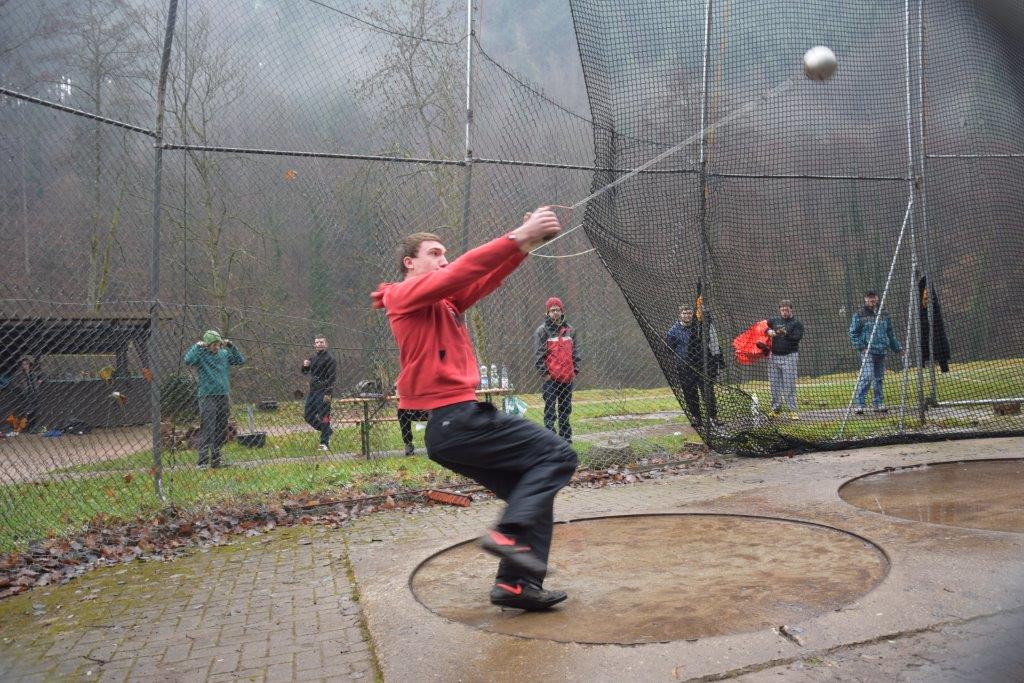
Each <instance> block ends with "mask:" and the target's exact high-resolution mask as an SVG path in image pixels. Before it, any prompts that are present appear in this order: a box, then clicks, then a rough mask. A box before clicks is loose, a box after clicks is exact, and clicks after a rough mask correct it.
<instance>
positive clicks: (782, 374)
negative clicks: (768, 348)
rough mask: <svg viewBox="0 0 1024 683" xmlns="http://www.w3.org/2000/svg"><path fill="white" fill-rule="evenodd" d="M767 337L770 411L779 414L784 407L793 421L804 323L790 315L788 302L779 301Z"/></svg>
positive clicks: (791, 310) (790, 304)
mask: <svg viewBox="0 0 1024 683" xmlns="http://www.w3.org/2000/svg"><path fill="white" fill-rule="evenodd" d="M768 336H769V337H771V340H772V353H771V356H769V357H768V386H769V387H770V388H771V392H772V410H773V411H775V412H779V411H781V410H782V409H783V406H785V407H786V408H787V409H789V411H790V416H791V417H792V418H793V419H796V418H798V417H799V415H797V414H796V366H797V358H799V356H800V340H801V339H802V338H803V336H804V324H803V323H802V322H800V321H799V320H798V319H797V318H796V316H795V315H793V304H792V302H790V301H789V299H783V300H782V301H780V302H779V315H778V316H777V317H775V318H771V319H769V320H768Z"/></svg>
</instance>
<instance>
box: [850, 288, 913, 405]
mask: <svg viewBox="0 0 1024 683" xmlns="http://www.w3.org/2000/svg"><path fill="white" fill-rule="evenodd" d="M850 343H851V344H853V348H855V349H857V351H859V352H860V354H861V365H860V375H859V377H858V378H857V389H856V391H855V392H854V396H853V402H854V408H855V410H856V413H857V414H858V415H861V414H863V412H864V404H865V402H866V401H867V397H868V388H869V387H871V388H872V389H873V390H874V403H873V405H874V409H875V412H876V413H887V412H889V409H888V408H886V407H885V396H884V394H883V389H882V382H883V381H884V379H885V354H886V352H888V351H894V352H895V353H900V352H901V351H903V347H902V346H900V342H899V340H898V339H896V331H895V330H894V329H893V326H892V319H891V318H890V317H889V313H888V311H882V312H879V311H878V293H877V292H875V291H874V290H869V291H867V292H865V293H864V307H863V308H861V309H860V310H859V311H857V312H856V313H854V314H853V320H852V321H850Z"/></svg>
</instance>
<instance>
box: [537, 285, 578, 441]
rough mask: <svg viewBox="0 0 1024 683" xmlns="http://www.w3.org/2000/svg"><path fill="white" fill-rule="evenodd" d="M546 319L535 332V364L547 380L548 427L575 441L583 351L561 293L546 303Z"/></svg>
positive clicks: (544, 391) (567, 439) (545, 381)
mask: <svg viewBox="0 0 1024 683" xmlns="http://www.w3.org/2000/svg"><path fill="white" fill-rule="evenodd" d="M544 310H545V312H546V315H545V316H544V322H542V323H541V324H540V326H539V327H538V328H537V330H536V331H535V332H534V333H533V358H534V365H536V367H537V371H538V372H539V373H540V375H541V377H542V378H543V380H544V384H543V387H542V393H543V396H544V426H545V427H547V428H548V429H550V430H551V431H555V420H556V419H557V421H558V435H559V436H560V437H562V438H563V439H565V440H566V441H567V442H568V443H572V426H571V425H570V424H569V416H570V415H572V390H573V382H574V381H575V380H576V375H578V374H579V371H580V350H579V340H578V337H577V334H576V330H575V329H574V328H573V327H572V326H571V325H569V323H568V322H566V320H565V306H564V305H562V300H561V299H559V298H558V297H557V296H553V297H551V298H549V299H548V301H547V304H545V306H544Z"/></svg>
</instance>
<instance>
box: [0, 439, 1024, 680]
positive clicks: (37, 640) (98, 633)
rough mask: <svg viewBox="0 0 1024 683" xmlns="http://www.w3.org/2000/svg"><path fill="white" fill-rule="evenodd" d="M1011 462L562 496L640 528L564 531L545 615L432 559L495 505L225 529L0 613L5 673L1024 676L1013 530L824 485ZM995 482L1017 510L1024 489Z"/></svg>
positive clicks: (1013, 449)
mask: <svg viewBox="0 0 1024 683" xmlns="http://www.w3.org/2000/svg"><path fill="white" fill-rule="evenodd" d="M1021 455H1024V439H990V440H979V441H958V442H949V443H937V444H920V445H914V446H894V447H886V448H878V449H863V450H857V451H848V452H834V453H824V454H817V455H807V456H799V457H796V458H777V459H765V460H733V461H729V462H728V463H727V464H726V467H725V468H724V469H722V470H710V471H702V472H695V473H693V474H688V475H681V476H673V477H668V478H665V479H660V480H654V481H646V482H643V483H640V484H635V485H630V486H622V487H615V488H603V489H570V490H567V491H564V492H563V493H562V494H560V495H559V498H558V501H557V505H556V517H557V519H559V520H561V521H568V520H584V519H590V518H597V517H609V516H611V517H620V516H624V515H644V516H641V517H635V516H634V517H626V518H623V519H612V520H606V521H603V522H601V523H599V522H598V520H594V521H592V522H580V523H573V524H568V525H562V526H560V527H559V532H558V536H557V537H556V541H555V547H554V551H553V553H554V554H553V561H554V569H555V572H554V575H553V576H552V577H551V578H550V579H549V581H548V585H549V586H551V587H560V586H564V587H566V588H567V590H569V591H570V598H569V599H568V600H567V601H566V602H565V603H563V605H561V606H560V609H558V611H557V612H553V613H551V614H521V613H518V612H515V611H505V612H502V611H500V610H498V609H497V608H492V607H490V606H489V605H487V604H486V601H485V600H486V597H485V596H486V592H487V590H488V589H489V587H490V578H491V571H492V568H493V561H492V560H491V559H490V558H486V557H484V556H483V555H482V554H480V553H478V552H477V551H476V550H475V549H474V548H473V546H472V545H465V546H462V547H459V548H455V549H453V550H451V551H448V552H445V551H446V549H449V548H452V546H455V545H457V544H459V543H463V542H465V541H467V540H469V539H472V538H474V537H475V536H476V535H477V534H478V533H479V532H480V530H482V529H483V528H485V527H486V526H487V525H489V524H490V523H491V522H493V520H494V519H495V517H496V516H497V514H498V511H499V509H500V504H499V503H497V502H484V503H474V504H473V506H472V507H470V508H468V509H462V508H453V507H447V506H438V507H432V508H427V509H419V510H415V511H412V512H403V511H393V512H389V513H381V514H374V515H370V516H367V517H363V518H359V519H358V520H356V521H355V522H354V523H353V524H352V525H351V526H349V527H347V528H346V529H345V530H343V531H328V530H324V529H315V528H295V529H287V530H278V531H274V532H272V533H270V534H267V535H264V536H258V537H255V538H239V539H235V540H234V541H233V545H232V546H231V547H227V548H214V549H209V550H208V551H206V552H196V553H194V554H192V555H190V556H188V557H184V558H181V559H178V560H175V561H173V562H168V563H149V564H139V563H136V564H132V565H122V566H118V567H112V568H108V569H104V570H100V571H96V572H92V573H90V574H89V575H87V576H85V577H83V578H81V579H79V580H76V581H74V582H72V583H70V584H67V585H65V586H60V587H48V588H45V589H39V590H33V591H30V592H29V593H27V594H25V595H22V596H19V597H17V598H13V599H10V600H6V601H4V602H2V603H0V636H2V637H0V679H2V680H58V679H59V680H65V679H70V680H112V681H122V680H156V681H192V680H197V681H199V680H203V681H205V680H252V681H290V680H325V681H329V680H370V679H373V678H374V677H377V676H380V677H382V678H383V679H384V680H387V681H429V680H444V681H485V680H486V681H513V680H514V681H541V680H544V681H550V680H571V681H577V680H578V681H595V680H596V681H606V680H607V681H679V680H688V679H698V680H718V679H721V678H738V679H740V680H745V681H768V680H773V681H774V680H787V681H788V680H797V681H811V680H815V681H816V680H864V681H875V680H922V681H944V680H979V681H1001V680H1007V681H1011V680H1012V681H1019V680H1024V651H1022V648H1021V647H1020V643H1021V642H1024V533H1015V532H1009V531H999V530H991V529H984V528H967V527H959V526H950V525H945V524H933V523H928V522H921V521H917V520H916V519H907V518H902V517H897V516H891V515H885V514H881V513H880V512H878V511H877V510H871V509H865V508H860V507H856V506H854V505H850V504H848V503H847V502H845V501H844V500H843V499H842V498H840V496H839V494H838V490H839V488H840V486H841V485H842V484H843V483H844V482H847V481H849V480H851V479H853V478H855V477H858V476H860V475H864V474H868V473H870V472H875V471H877V470H880V469H883V468H884V467H902V466H910V465H919V464H922V463H929V462H937V461H949V460H980V459H986V458H988V459H991V458H1008V457H1020V456H1021ZM929 469H933V470H934V469H938V468H929ZM1000 478H1001V479H1002V480H1003V483H1004V484H1007V486H1008V487H1009V488H1008V490H1009V492H1010V494H1011V496H1010V497H1009V498H1006V497H1005V496H1002V495H1000V496H997V497H999V498H1000V500H1003V501H1004V503H1000V506H999V507H1000V510H1001V511H1002V512H1001V513H1000V514H1003V513H1007V512H1009V513H1013V511H1014V510H1015V509H1019V505H1021V504H1022V501H1024V484H1022V483H1021V481H1020V480H1019V479H1017V480H1016V487H1017V488H1014V484H1013V483H1012V481H1011V476H1010V475H1008V474H1007V473H1006V472H1003V473H1002V474H1001V476H1000ZM1014 491H1017V492H1018V495H1017V499H1016V500H1017V504H1016V505H1015V504H1014V503H1013V499H1012V494H1013V492H1014ZM977 493H978V494H984V487H981V488H980V489H979V490H978V491H977ZM1004 493H1005V490H1004ZM919 502H920V501H919ZM883 507H884V505H883ZM650 515H667V516H664V517H652V516H650ZM737 516H752V517H737ZM758 517H763V518H768V519H757V518H758ZM976 519H977V518H975V520H976ZM743 520H749V521H747V522H745V523H742V522H743ZM779 520H793V522H796V523H793V522H787V521H779ZM638 525H639V526H638ZM851 534H852V535H851ZM621 536H626V537H627V538H625V539H623V538H621ZM865 540H866V541H868V542H870V543H866V542H865ZM595 550H596V551H597V552H593V551H595ZM429 558H434V559H433V560H431V561H430V562H427V563H426V564H423V567H422V569H421V571H420V572H419V573H416V569H417V567H419V566H420V565H421V563H423V562H424V561H425V560H428V559H429ZM413 589H415V590H416V593H415V594H414V592H413ZM631 589H635V590H631ZM417 595H418V596H419V597H420V600H422V602H421V601H420V600H417ZM645 601H646V602H645ZM442 614H443V615H444V616H441V615H442ZM457 618H458V619H462V621H458V620H457ZM474 620H475V621H474ZM776 622H778V623H776ZM653 624H660V625H664V629H665V630H663V631H662V632H653V631H652V629H651V626H652V625H653ZM481 627H484V628H481ZM780 627H784V628H780ZM512 633H518V634H520V635H511V634H512ZM551 634H554V637H555V638H557V639H558V640H560V641H573V640H597V639H598V638H595V637H594V636H595V634H599V635H600V636H601V638H603V639H605V640H619V641H624V642H625V641H628V642H634V643H636V642H638V641H646V640H668V642H641V644H635V645H620V644H581V643H579V642H557V641H556V640H548V639H545V637H547V636H550V635H551ZM623 634H626V635H627V636H629V637H631V638H632V640H631V641H630V640H629V637H623ZM630 634H631V635H630ZM637 634H639V636H638V635H637ZM588 636H589V638H588Z"/></svg>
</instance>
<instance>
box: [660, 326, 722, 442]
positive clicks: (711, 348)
mask: <svg viewBox="0 0 1024 683" xmlns="http://www.w3.org/2000/svg"><path fill="white" fill-rule="evenodd" d="M707 330H708V332H707V337H708V338H707V342H706V343H702V336H703V335H702V332H701V323H699V322H697V321H696V320H695V319H694V315H693V308H692V307H690V306H681V307H680V308H679V321H678V322H677V323H676V324H674V325H673V326H672V327H671V328H669V331H668V335H667V336H666V338H665V341H666V343H667V344H668V346H669V348H670V349H672V351H674V352H675V354H676V363H677V368H678V370H679V384H680V389H681V390H682V392H683V400H684V401H685V403H686V408H687V410H689V411H690V416H691V418H692V419H693V423H694V424H700V422H701V420H702V413H701V407H700V398H703V399H704V405H705V407H706V408H707V411H708V419H709V420H711V423H712V424H714V425H717V424H718V403H717V401H716V400H715V378H716V377H717V376H718V369H719V368H720V367H723V366H724V365H725V362H724V359H723V358H722V348H721V346H719V344H718V332H717V331H716V330H715V326H714V325H713V324H712V323H711V322H710V321H708V323H707ZM704 349H706V350H707V353H708V363H707V376H706V377H705V375H704ZM702 379H703V380H704V381H701V380H702ZM698 392H699V393H698Z"/></svg>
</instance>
